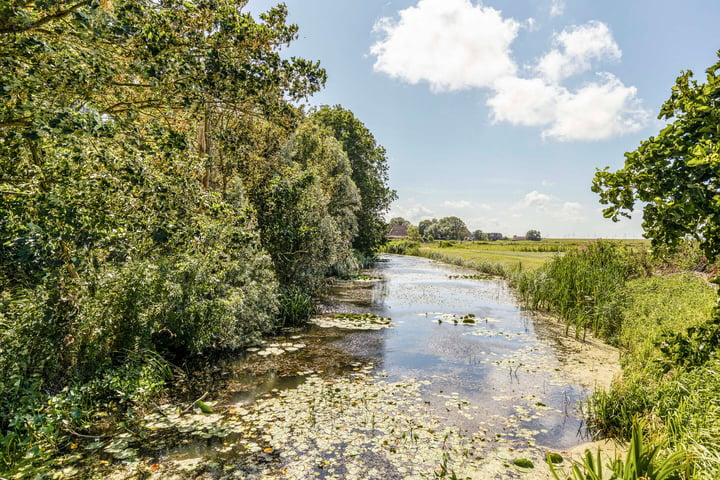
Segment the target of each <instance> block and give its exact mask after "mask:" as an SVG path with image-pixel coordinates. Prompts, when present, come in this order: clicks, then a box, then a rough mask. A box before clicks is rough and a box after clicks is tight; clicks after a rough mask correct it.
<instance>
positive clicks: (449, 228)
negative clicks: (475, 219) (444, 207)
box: [418, 217, 470, 240]
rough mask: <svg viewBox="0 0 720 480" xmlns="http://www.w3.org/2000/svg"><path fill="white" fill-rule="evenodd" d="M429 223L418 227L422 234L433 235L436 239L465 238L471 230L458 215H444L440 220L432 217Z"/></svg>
mask: <svg viewBox="0 0 720 480" xmlns="http://www.w3.org/2000/svg"><path fill="white" fill-rule="evenodd" d="M430 222H431V223H430V224H429V225H427V224H426V225H425V226H424V227H423V228H422V229H420V228H419V229H418V230H419V231H420V234H421V235H425V236H432V237H433V238H434V239H435V240H465V239H466V238H467V237H469V236H470V231H469V230H468V229H467V226H465V222H463V221H462V220H461V219H459V218H458V217H443V218H441V219H440V220H435V219H432V220H430Z"/></svg>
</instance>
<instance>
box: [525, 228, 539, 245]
mask: <svg viewBox="0 0 720 480" xmlns="http://www.w3.org/2000/svg"><path fill="white" fill-rule="evenodd" d="M525 238H527V239H528V240H533V241H535V242H539V241H540V240H542V236H540V230H528V232H527V233H526V234H525Z"/></svg>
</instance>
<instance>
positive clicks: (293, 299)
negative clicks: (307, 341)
mask: <svg viewBox="0 0 720 480" xmlns="http://www.w3.org/2000/svg"><path fill="white" fill-rule="evenodd" d="M278 309H279V313H278V315H279V317H280V321H281V326H283V327H295V326H299V325H303V324H304V323H305V322H307V320H308V319H309V318H310V316H311V315H312V314H313V313H315V302H314V301H313V298H312V296H310V295H308V294H307V293H305V292H303V291H302V290H301V289H299V288H293V287H284V288H282V289H281V290H280V299H279V303H278Z"/></svg>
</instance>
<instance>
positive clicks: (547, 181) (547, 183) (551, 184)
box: [540, 180, 555, 188]
mask: <svg viewBox="0 0 720 480" xmlns="http://www.w3.org/2000/svg"><path fill="white" fill-rule="evenodd" d="M540 185H542V186H543V187H545V188H548V187H554V186H555V183H554V182H551V181H550V180H543V181H542V182H540Z"/></svg>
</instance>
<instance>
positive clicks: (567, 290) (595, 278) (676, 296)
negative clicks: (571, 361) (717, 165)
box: [416, 242, 720, 479]
mask: <svg viewBox="0 0 720 480" xmlns="http://www.w3.org/2000/svg"><path fill="white" fill-rule="evenodd" d="M615 245H616V246H615V247H613V246H612V244H606V245H604V246H603V245H598V246H597V247H593V245H589V246H588V247H586V248H584V249H583V250H582V251H579V252H577V251H576V252H572V251H571V252H570V253H569V255H568V254H565V255H563V257H562V258H561V257H557V258H556V259H553V260H551V261H549V262H548V263H547V264H545V265H544V266H541V267H539V268H538V269H535V271H533V270H528V269H522V270H521V269H519V268H514V269H508V268H506V267H504V266H494V265H486V264H482V263H481V264H476V263H474V262H475V261H474V260H468V259H464V258H462V257H460V256H458V257H454V258H449V257H448V256H447V254H443V255H442V256H438V254H437V252H434V253H433V252H431V255H430V256H433V257H436V258H442V259H444V260H449V261H451V262H453V263H457V264H463V265H466V266H468V267H475V268H478V270H480V271H482V272H496V273H495V274H498V275H503V276H505V277H507V278H510V279H511V281H512V282H513V284H515V285H516V286H517V287H518V291H519V293H520V295H521V296H522V297H523V298H524V299H525V302H526V303H527V304H528V305H530V306H532V307H534V308H542V309H546V310H551V311H555V312H557V313H558V314H560V316H561V317H563V318H564V321H565V322H566V325H567V328H568V329H569V331H570V332H572V333H576V334H577V333H578V332H584V331H585V330H586V329H587V328H590V329H592V330H597V331H600V332H601V333H602V335H603V337H604V338H606V339H608V340H610V341H612V342H613V343H614V344H616V345H618V346H619V347H620V349H621V352H622V365H623V373H622V375H621V376H619V377H618V378H616V379H615V380H614V381H613V382H612V384H611V386H610V388H609V389H608V390H598V391H596V393H595V394H594V395H593V396H592V397H591V398H590V401H589V403H588V405H587V414H588V421H589V423H590V425H592V427H593V429H594V430H595V431H596V432H597V433H598V434H600V435H605V436H608V437H612V438H617V439H620V440H628V439H629V438H630V434H631V430H632V428H633V426H634V425H639V426H640V427H641V431H642V435H643V436H644V441H645V450H644V451H645V452H646V453H649V452H651V451H652V449H653V448H657V449H658V451H659V452H661V454H660V457H658V458H656V459H655V460H654V462H655V463H656V464H660V462H662V461H663V459H667V458H671V457H672V458H674V463H675V464H676V465H675V467H673V468H674V471H675V472H676V474H677V475H678V476H679V478H703V479H704V478H708V479H710V478H718V477H719V476H720V442H719V441H718V440H717V439H718V438H720V408H718V407H716V405H717V402H716V399H717V398H718V397H720V378H718V376H717V374H716V372H717V370H718V367H719V366H720V365H719V364H718V360H717V358H718V355H717V351H718V348H719V347H720V333H718V332H720V319H718V316H719V315H720V314H718V313H717V312H716V311H714V310H713V308H714V306H715V304H716V301H717V293H716V287H715V286H714V285H713V284H711V283H709V282H708V279H709V278H711V277H712V276H713V275H714V272H716V271H717V267H716V266H712V265H708V263H707V260H705V259H704V257H703V255H702V252H700V251H699V249H698V248H697V245H693V244H692V243H691V242H688V243H685V244H683V245H681V248H680V250H679V251H678V252H677V253H675V254H673V255H672V256H665V257H664V258H662V259H652V258H650V257H649V256H648V255H647V254H646V253H644V252H643V251H642V250H639V251H635V252H634V253H631V254H628V252H627V251H623V250H622V248H623V247H622V246H621V245H620V244H619V243H616V244H615ZM596 253H597V254H596ZM416 254H420V255H427V254H428V252H427V251H426V250H423V249H421V248H420V249H417V252H416ZM611 265H612V267H611ZM595 266H597V267H599V269H598V268H596V267H595ZM594 269H595V270H594ZM613 271H614V272H615V274H614V276H613V275H610V273H611V272H613ZM595 272H596V273H595ZM598 293H599V294H598ZM581 334H582V333H581ZM673 453H674V454H675V456H673V455H672V454H673ZM678 459H679V460H678ZM678 462H679V464H678ZM651 463H652V462H651Z"/></svg>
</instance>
